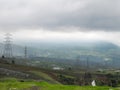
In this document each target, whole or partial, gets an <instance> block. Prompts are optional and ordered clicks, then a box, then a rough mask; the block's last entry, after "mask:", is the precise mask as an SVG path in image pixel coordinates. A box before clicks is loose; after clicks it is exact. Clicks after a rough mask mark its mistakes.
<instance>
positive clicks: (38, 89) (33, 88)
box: [22, 86, 40, 90]
mask: <svg viewBox="0 0 120 90" xmlns="http://www.w3.org/2000/svg"><path fill="white" fill-rule="evenodd" d="M22 90H40V87H38V86H33V87H31V88H28V89H22Z"/></svg>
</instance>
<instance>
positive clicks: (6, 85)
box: [0, 78, 119, 90]
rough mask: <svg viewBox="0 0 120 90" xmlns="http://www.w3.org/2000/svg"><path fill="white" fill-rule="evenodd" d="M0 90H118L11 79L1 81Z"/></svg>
mask: <svg viewBox="0 0 120 90" xmlns="http://www.w3.org/2000/svg"><path fill="white" fill-rule="evenodd" d="M0 90H119V89H117V88H111V87H92V86H73V85H60V84H49V83H46V82H41V81H39V82H38V81H22V80H16V79H13V78H11V79H10V78H9V79H1V80H0Z"/></svg>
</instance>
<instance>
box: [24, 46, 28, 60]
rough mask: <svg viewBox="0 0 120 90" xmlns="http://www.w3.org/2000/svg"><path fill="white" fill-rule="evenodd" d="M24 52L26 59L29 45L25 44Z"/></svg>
mask: <svg viewBox="0 0 120 90" xmlns="http://www.w3.org/2000/svg"><path fill="white" fill-rule="evenodd" d="M24 54H25V59H26V58H27V46H25V51H24Z"/></svg>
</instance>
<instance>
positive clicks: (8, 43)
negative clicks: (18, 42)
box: [4, 33, 13, 58]
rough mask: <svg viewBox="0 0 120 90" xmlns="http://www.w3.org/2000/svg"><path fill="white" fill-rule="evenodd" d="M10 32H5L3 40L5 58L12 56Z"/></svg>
mask: <svg viewBox="0 0 120 90" xmlns="http://www.w3.org/2000/svg"><path fill="white" fill-rule="evenodd" d="M11 37H12V34H10V33H6V34H5V41H4V56H5V57H6V58H12V55H13V53H12V38H11Z"/></svg>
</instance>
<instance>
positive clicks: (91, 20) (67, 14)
mask: <svg viewBox="0 0 120 90" xmlns="http://www.w3.org/2000/svg"><path fill="white" fill-rule="evenodd" d="M119 9H120V0H0V33H1V34H0V36H1V37H2V36H3V33H7V32H10V33H12V34H13V38H14V40H15V41H18V40H21V41H22V40H23V41H24V40H28V41H29V40H31V41H32V40H36V41H40V40H46V41H47V40H54V41H55V40H57V41H58V40H64V41H70V40H106V41H110V42H113V43H116V44H118V45H120V39H119V38H120V10H119Z"/></svg>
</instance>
